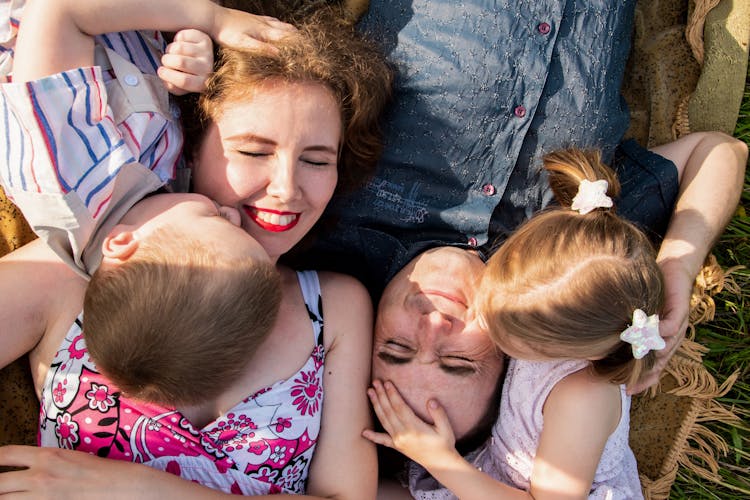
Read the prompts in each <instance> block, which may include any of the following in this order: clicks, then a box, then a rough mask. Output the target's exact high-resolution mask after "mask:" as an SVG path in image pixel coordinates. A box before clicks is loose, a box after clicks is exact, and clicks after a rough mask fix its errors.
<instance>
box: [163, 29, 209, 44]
mask: <svg viewBox="0 0 750 500" xmlns="http://www.w3.org/2000/svg"><path fill="white" fill-rule="evenodd" d="M172 40H173V41H175V42H188V43H189V44H207V45H211V44H212V42H211V37H210V36H208V34H206V33H204V32H202V31H200V30H196V29H192V28H188V29H184V30H180V31H178V32H177V33H175V35H174V38H173V39H172Z"/></svg>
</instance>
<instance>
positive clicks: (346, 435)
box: [307, 273, 378, 500]
mask: <svg viewBox="0 0 750 500" xmlns="http://www.w3.org/2000/svg"><path fill="white" fill-rule="evenodd" d="M320 276H321V288H322V291H321V293H322V297H323V310H324V311H325V320H326V323H325V337H326V345H327V351H326V360H325V376H324V378H323V388H324V391H325V392H324V396H323V398H324V399H323V415H322V421H321V422H322V423H321V430H320V437H319V440H318V444H317V447H316V449H315V455H314V456H313V460H312V464H311V466H310V476H309V481H308V486H307V492H308V493H309V494H311V495H318V496H321V497H325V498H350V499H358V500H359V499H368V498H373V499H374V498H375V494H376V489H377V476H378V475H377V470H378V466H377V456H376V451H375V446H374V445H372V444H371V443H370V442H369V441H367V440H366V439H364V438H363V437H362V431H363V430H364V429H365V428H367V427H368V426H370V425H371V420H370V409H369V405H368V403H367V396H366V391H367V386H368V384H369V381H370V362H371V360H370V351H371V345H372V322H373V320H372V303H371V301H370V296H369V295H368V294H367V292H366V291H365V289H364V287H362V285H361V284H360V283H358V282H357V281H355V280H354V279H352V278H350V277H348V276H343V275H338V274H329V273H321V274H320Z"/></svg>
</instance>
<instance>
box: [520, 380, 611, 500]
mask: <svg viewBox="0 0 750 500" xmlns="http://www.w3.org/2000/svg"><path fill="white" fill-rule="evenodd" d="M621 407H622V404H621V394H620V387H619V386H617V385H614V384H610V383H608V382H606V381H604V380H601V379H599V378H597V377H596V376H594V375H592V374H591V373H590V372H589V371H588V370H580V371H578V372H576V373H573V374H570V375H568V376H567V377H565V378H564V379H563V380H561V381H560V382H558V383H557V385H555V387H554V388H553V389H552V391H551V392H550V394H549V396H548V397H547V400H546V401H545V403H544V409H543V415H544V427H543V428H542V433H541V436H540V438H539V446H538V448H537V450H536V456H535V458H534V468H533V471H532V474H531V487H530V492H531V494H532V495H533V496H534V498H537V499H539V498H550V499H552V498H555V499H585V498H588V496H589V493H590V491H591V484H592V482H593V480H594V474H595V473H596V469H597V467H598V466H599V462H600V460H601V456H602V452H603V451H604V445H605V444H606V442H607V439H608V438H609V436H610V435H611V434H612V433H613V432H614V430H615V429H616V428H617V424H618V423H619V421H620V417H621V415H620V413H621Z"/></svg>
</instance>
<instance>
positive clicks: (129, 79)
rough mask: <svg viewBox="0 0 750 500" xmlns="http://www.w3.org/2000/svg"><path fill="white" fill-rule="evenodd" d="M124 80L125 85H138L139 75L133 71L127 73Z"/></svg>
mask: <svg viewBox="0 0 750 500" xmlns="http://www.w3.org/2000/svg"><path fill="white" fill-rule="evenodd" d="M123 81H125V85H130V86H131V87H135V86H136V85H138V77H137V76H136V75H134V74H132V73H130V74H127V75H125V77H124V78H123Z"/></svg>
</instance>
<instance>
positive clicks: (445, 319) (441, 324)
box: [419, 310, 453, 335]
mask: <svg viewBox="0 0 750 500" xmlns="http://www.w3.org/2000/svg"><path fill="white" fill-rule="evenodd" d="M419 322H420V329H421V330H423V331H428V332H431V333H436V334H443V335H444V334H448V333H450V332H451V330H452V329H453V319H452V318H450V317H449V316H447V315H445V314H443V313H441V312H440V311H437V310H433V311H431V312H429V313H425V314H422V316H421V317H420V319H419Z"/></svg>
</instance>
